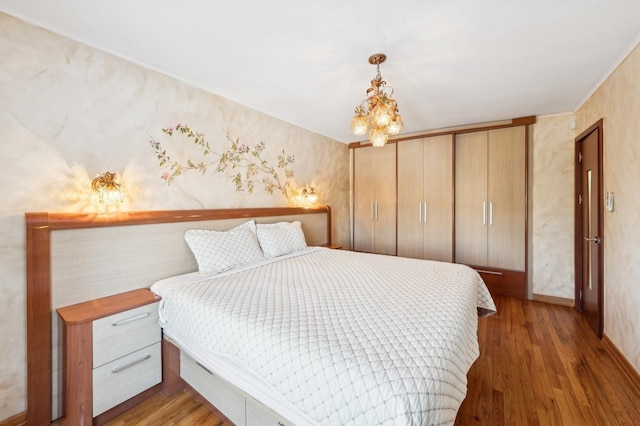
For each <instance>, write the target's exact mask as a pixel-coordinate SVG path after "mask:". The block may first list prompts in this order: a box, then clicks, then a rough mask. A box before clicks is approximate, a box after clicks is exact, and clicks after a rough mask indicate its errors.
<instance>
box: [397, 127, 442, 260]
mask: <svg viewBox="0 0 640 426" xmlns="http://www.w3.org/2000/svg"><path fill="white" fill-rule="evenodd" d="M398 256H404V257H413V258H418V259H431V260H440V261H445V262H451V261H452V260H453V135H442V136H433V137H427V138H423V139H414V140H408V141H403V142H402V143H399V144H398Z"/></svg>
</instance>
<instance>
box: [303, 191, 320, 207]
mask: <svg viewBox="0 0 640 426" xmlns="http://www.w3.org/2000/svg"><path fill="white" fill-rule="evenodd" d="M302 198H303V199H304V202H305V205H307V206H311V205H313V204H315V203H316V201H318V194H316V189H315V188H314V187H313V186H305V187H304V188H302Z"/></svg>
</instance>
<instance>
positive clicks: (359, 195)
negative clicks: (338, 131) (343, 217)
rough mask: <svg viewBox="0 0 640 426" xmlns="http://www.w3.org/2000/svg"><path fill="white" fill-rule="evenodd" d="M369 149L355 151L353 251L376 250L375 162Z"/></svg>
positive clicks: (372, 152)
mask: <svg viewBox="0 0 640 426" xmlns="http://www.w3.org/2000/svg"><path fill="white" fill-rule="evenodd" d="M374 154H375V152H374V151H373V150H372V149H369V148H358V149H354V150H353V249H354V250H356V251H365V252H370V253H372V252H373V249H374V236H373V231H374V226H373V225H374V198H375V192H374V185H373V182H374V178H375V176H374V170H375V168H374V161H375V155H374Z"/></svg>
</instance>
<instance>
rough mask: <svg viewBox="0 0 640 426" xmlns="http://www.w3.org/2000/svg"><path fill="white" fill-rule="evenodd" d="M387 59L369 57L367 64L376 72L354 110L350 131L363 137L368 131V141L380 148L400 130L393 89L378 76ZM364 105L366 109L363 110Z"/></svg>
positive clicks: (400, 124)
mask: <svg viewBox="0 0 640 426" xmlns="http://www.w3.org/2000/svg"><path fill="white" fill-rule="evenodd" d="M386 59H387V56H386V55H385V54H384V53H376V54H374V55H371V56H369V63H370V64H371V65H375V66H376V69H377V71H378V74H377V75H376V77H375V78H374V79H373V80H371V87H369V88H368V89H367V98H366V99H365V100H364V101H362V103H361V104H360V105H359V106H358V107H357V108H356V115H355V116H354V117H353V119H352V120H351V131H352V132H353V133H354V134H356V135H364V134H366V133H367V130H368V131H369V141H370V142H371V144H372V145H373V146H376V147H381V146H384V144H386V143H387V140H389V135H395V134H398V133H400V130H402V116H401V115H400V114H399V113H398V103H397V102H396V100H395V99H393V97H392V95H393V88H392V87H391V86H387V83H386V82H385V81H384V80H382V76H381V75H380V64H381V63H383V62H384V61H385V60H386ZM365 103H366V109H365Z"/></svg>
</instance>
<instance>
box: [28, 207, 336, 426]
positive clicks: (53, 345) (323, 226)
mask: <svg viewBox="0 0 640 426" xmlns="http://www.w3.org/2000/svg"><path fill="white" fill-rule="evenodd" d="M25 216H26V231H27V247H26V249H27V424H29V425H42V424H49V423H50V422H51V420H54V419H56V418H58V417H60V416H61V415H62V412H61V410H62V406H63V398H62V397H60V396H59V393H60V392H59V391H60V389H61V386H62V380H61V377H62V375H63V371H62V366H61V365H62V364H61V363H62V357H60V356H59V353H60V347H61V345H60V339H61V337H62V336H61V333H60V332H59V330H60V324H59V319H58V317H57V314H56V309H57V308H59V307H62V306H67V305H71V304H76V303H80V302H85V301H88V300H92V299H95V298H99V297H105V296H109V295H112V294H117V293H121V292H124V291H129V290H133V289H137V288H148V287H150V286H151V284H153V283H154V282H155V281H157V280H159V279H162V278H165V277H168V276H172V275H177V274H182V273H186V272H190V271H195V270H197V264H196V262H195V259H194V258H193V255H192V254H191V252H190V250H189V248H188V246H187V245H186V243H185V241H184V232H185V231H186V230H187V229H193V228H199V229H215V230H227V229H231V228H232V227H234V226H236V225H239V224H240V223H242V222H244V221H246V220H248V219H255V221H256V222H257V223H274V222H280V221H294V220H299V221H300V222H302V229H303V231H304V233H305V238H306V240H307V244H308V245H322V244H331V209H330V208H329V207H328V206H322V207H316V208H310V209H303V208H297V207H282V208H246V209H221V210H167V211H148V212H127V213H118V214H114V215H98V214H69V213H26V215H25Z"/></svg>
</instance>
